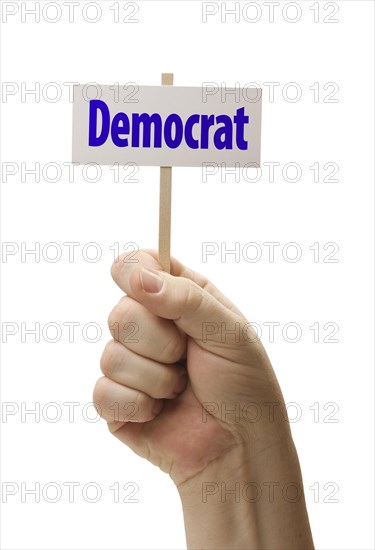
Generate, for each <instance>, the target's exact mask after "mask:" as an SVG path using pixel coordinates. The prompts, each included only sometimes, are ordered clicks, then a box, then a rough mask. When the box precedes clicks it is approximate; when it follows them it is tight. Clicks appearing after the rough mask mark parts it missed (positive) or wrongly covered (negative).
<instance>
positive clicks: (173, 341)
mask: <svg viewBox="0 0 375 550" xmlns="http://www.w3.org/2000/svg"><path fill="white" fill-rule="evenodd" d="M184 350H185V342H184V341H183V340H182V339H181V338H173V337H172V338H169V339H168V340H167V341H166V343H165V344H164V346H163V347H162V349H161V352H160V355H161V358H160V360H161V362H162V363H176V362H177V361H178V360H179V359H181V357H182V354H183V353H184Z"/></svg>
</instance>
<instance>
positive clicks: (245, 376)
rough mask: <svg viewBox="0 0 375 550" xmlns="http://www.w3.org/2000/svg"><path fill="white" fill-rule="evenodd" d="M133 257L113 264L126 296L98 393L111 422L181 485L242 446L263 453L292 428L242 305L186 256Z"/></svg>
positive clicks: (116, 312)
mask: <svg viewBox="0 0 375 550" xmlns="http://www.w3.org/2000/svg"><path fill="white" fill-rule="evenodd" d="M133 258H134V255H133ZM133 258H132V262H130V261H129V260H130V259H129V257H128V256H127V255H126V254H124V255H122V256H120V257H119V258H118V260H117V261H116V262H115V263H114V264H113V266H112V276H113V278H114V280H115V282H116V283H117V285H118V286H119V287H120V288H121V289H122V290H123V291H124V292H125V294H126V296H124V297H123V298H121V300H120V301H119V303H118V304H117V305H116V306H115V308H114V309H113V310H112V312H111V314H110V316H109V326H110V328H111V331H112V334H113V336H114V339H113V340H111V341H110V342H109V343H108V344H107V346H106V348H105V349H104V352H103V356H102V359H101V370H102V372H103V374H104V376H103V377H102V378H100V379H99V380H98V382H97V384H96V386H95V390H94V397H93V399H94V402H95V403H96V404H97V405H98V410H99V411H100V413H101V415H102V416H103V418H104V419H105V420H106V421H107V422H108V426H109V429H110V431H111V432H112V433H113V434H114V435H116V436H117V437H118V438H119V439H120V440H121V441H122V442H124V443H125V444H126V445H128V446H129V447H130V448H131V449H133V451H135V452H136V453H137V454H139V455H140V456H142V457H144V458H147V459H148V460H150V461H151V462H152V463H153V464H156V465H157V466H159V467H160V468H161V469H162V470H163V471H165V472H168V473H169V474H170V476H171V477H172V479H173V480H174V481H175V483H176V484H177V485H180V484H182V483H183V482H184V481H185V480H187V479H191V478H192V477H194V476H195V475H196V474H197V473H200V472H202V471H204V469H205V468H206V467H207V465H208V464H210V463H212V461H220V460H221V459H222V457H224V456H225V455H226V453H228V452H231V451H232V450H233V449H234V448H236V447H238V448H240V446H243V445H246V447H248V446H249V445H250V447H251V446H254V447H256V452H257V453H259V452H260V451H261V450H262V448H263V447H264V448H267V447H269V446H270V445H273V444H274V442H275V441H277V440H279V439H280V438H283V437H284V436H285V435H288V434H289V426H288V424H287V422H286V421H285V419H284V418H282V416H281V407H282V406H283V398H282V395H281V391H280V388H279V385H278V383H277V380H276V377H275V375H274V372H273V369H272V366H271V364H270V362H269V359H268V357H267V354H266V352H265V350H264V348H263V346H262V344H261V343H260V341H259V340H258V339H257V337H256V334H255V333H254V332H253V330H252V329H251V327H250V324H249V323H248V321H247V320H246V318H245V317H244V316H243V315H242V313H241V312H240V311H239V310H238V309H237V308H236V307H235V306H234V305H233V304H232V303H231V302H230V301H229V300H228V299H227V298H226V297H225V296H223V295H222V294H221V293H220V292H219V290H218V289H217V288H215V287H214V285H213V284H212V283H210V282H209V281H208V280H207V279H205V278H204V277H202V276H201V275H199V274H198V273H195V272H193V271H192V270H190V269H188V268H187V267H184V266H183V265H182V264H181V263H179V262H178V261H177V260H175V259H172V262H171V274H168V273H166V272H164V271H162V269H161V267H160V266H159V264H158V262H157V254H156V252H154V251H151V250H147V251H139V252H138V253H137V254H136V259H137V261H136V262H134V259H133ZM270 403H272V404H273V405H272V407H270ZM271 413H272V414H271Z"/></svg>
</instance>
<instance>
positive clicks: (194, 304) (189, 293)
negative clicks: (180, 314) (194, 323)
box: [181, 280, 203, 313]
mask: <svg viewBox="0 0 375 550" xmlns="http://www.w3.org/2000/svg"><path fill="white" fill-rule="evenodd" d="M183 290H184V292H183V298H182V304H181V311H188V312H189V313H194V312H195V311H197V310H198V309H199V307H200V305H201V303H202V300H203V292H202V289H201V288H200V287H199V286H198V285H197V284H195V283H193V282H192V281H188V280H186V283H185V288H184V289H183Z"/></svg>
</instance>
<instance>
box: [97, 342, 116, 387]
mask: <svg viewBox="0 0 375 550" xmlns="http://www.w3.org/2000/svg"><path fill="white" fill-rule="evenodd" d="M116 347H117V346H116V342H115V341H114V340H111V341H110V342H108V344H107V345H106V346H105V348H104V350H103V353H102V356H101V358H100V370H101V371H102V373H103V374H104V375H105V376H108V377H109V378H111V374H112V373H113V370H114V365H115V357H116Z"/></svg>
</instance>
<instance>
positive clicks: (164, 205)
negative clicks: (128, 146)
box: [159, 73, 173, 273]
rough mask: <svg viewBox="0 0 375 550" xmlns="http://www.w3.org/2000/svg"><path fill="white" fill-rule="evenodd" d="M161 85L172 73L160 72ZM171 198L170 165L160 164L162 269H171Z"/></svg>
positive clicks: (169, 79)
mask: <svg viewBox="0 0 375 550" xmlns="http://www.w3.org/2000/svg"><path fill="white" fill-rule="evenodd" d="M161 83H162V85H163V86H172V85H173V73H162V75H161ZM171 199H172V167H171V166H160V201H159V264H160V265H161V267H162V268H163V270H164V271H166V272H167V273H170V271H171Z"/></svg>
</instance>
